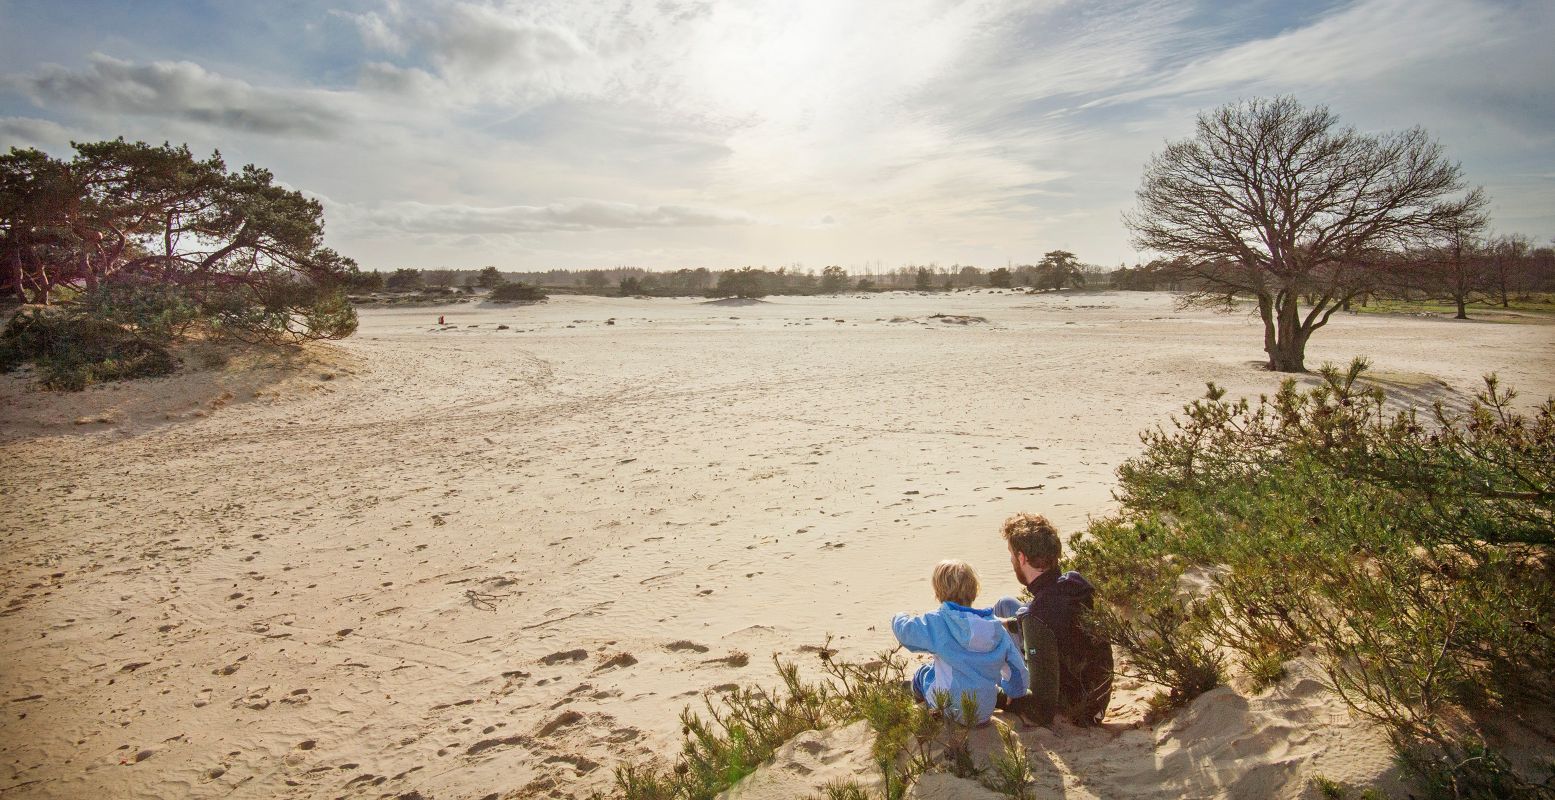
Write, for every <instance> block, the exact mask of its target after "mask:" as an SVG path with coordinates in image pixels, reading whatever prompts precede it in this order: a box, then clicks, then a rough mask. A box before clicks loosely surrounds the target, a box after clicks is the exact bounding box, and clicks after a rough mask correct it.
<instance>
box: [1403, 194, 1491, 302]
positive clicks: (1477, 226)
mask: <svg viewBox="0 0 1555 800" xmlns="http://www.w3.org/2000/svg"><path fill="white" fill-rule="evenodd" d="M1485 222H1486V220H1485V218H1484V217H1483V216H1482V215H1477V214H1476V215H1469V216H1466V217H1465V218H1464V219H1462V220H1460V221H1458V224H1453V225H1450V226H1448V227H1447V228H1445V229H1444V230H1442V231H1440V232H1439V233H1438V234H1437V237H1436V241H1434V242H1432V243H1431V246H1429V247H1427V248H1424V249H1421V250H1419V251H1417V252H1414V253H1411V254H1410V255H1407V256H1406V257H1405V258H1404V264H1405V267H1404V270H1403V273H1404V280H1405V285H1406V286H1412V287H1413V288H1416V289H1419V290H1420V291H1421V292H1422V293H1424V295H1425V296H1426V297H1429V298H1431V299H1434V300H1445V301H1447V302H1450V303H1452V304H1453V306H1454V307H1455V308H1456V310H1457V312H1458V313H1457V315H1456V316H1455V318H1456V319H1468V318H1469V303H1474V302H1478V301H1480V300H1483V299H1485V297H1486V295H1487V294H1488V292H1489V290H1490V288H1491V285H1492V275H1491V266H1492V265H1491V258H1490V252H1489V247H1488V245H1487V244H1486V243H1485V241H1484V239H1483V238H1482V237H1481V236H1480V233H1481V231H1482V230H1483V228H1484V227H1485Z"/></svg>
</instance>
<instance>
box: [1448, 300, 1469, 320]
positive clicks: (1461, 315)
mask: <svg viewBox="0 0 1555 800" xmlns="http://www.w3.org/2000/svg"><path fill="white" fill-rule="evenodd" d="M1452 301H1453V303H1455V304H1456V305H1457V306H1458V315H1457V316H1455V317H1453V319H1468V318H1469V306H1468V303H1466V302H1464V300H1463V297H1462V296H1458V297H1454V298H1453V299H1452Z"/></svg>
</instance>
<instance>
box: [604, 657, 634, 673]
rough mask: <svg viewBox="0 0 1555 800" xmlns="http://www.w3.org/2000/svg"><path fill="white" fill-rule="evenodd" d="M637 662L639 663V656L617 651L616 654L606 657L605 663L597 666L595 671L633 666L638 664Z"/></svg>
mask: <svg viewBox="0 0 1555 800" xmlns="http://www.w3.org/2000/svg"><path fill="white" fill-rule="evenodd" d="M636 663H637V657H636V656H634V655H632V654H631V653H617V654H616V655H613V656H611V657H610V658H608V659H606V660H605V663H603V664H600V665H599V666H597V667H595V668H594V671H595V672H605V671H606V670H612V669H620V668H624V667H630V666H632V665H633V664H636Z"/></svg>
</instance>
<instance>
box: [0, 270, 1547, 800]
mask: <svg viewBox="0 0 1555 800" xmlns="http://www.w3.org/2000/svg"><path fill="white" fill-rule="evenodd" d="M439 313H444V314H447V315H448V317H449V321H450V322H451V323H454V325H453V326H449V327H448V328H447V329H444V330H437V329H436V326H433V325H429V324H428V323H430V322H431V321H432V320H434V319H435V318H436V316H437V315H438V314H439ZM933 313H960V314H975V315H980V316H984V317H987V318H988V320H989V322H988V323H987V324H973V325H968V326H961V325H951V324H944V323H940V322H938V321H934V320H927V321H922V320H923V318H926V317H927V316H928V315H930V314H933ZM839 317H840V318H841V320H840V321H839V320H838V318H839ZM896 317H905V318H911V319H914V320H918V321H907V322H894V323H893V322H890V321H889V320H891V319H892V318H896ZM612 318H613V319H614V320H615V324H606V320H607V319H612ZM827 318H830V319H827ZM499 324H505V325H509V326H510V328H509V329H507V330H497V329H496V326H497V325H499ZM472 325H474V326H478V327H466V326H472ZM1552 331H1555V328H1552V327H1549V326H1545V325H1531V324H1525V325H1491V324H1484V323H1469V324H1463V323H1452V322H1447V321H1442V320H1428V319H1408V318H1371V317H1350V316H1346V317H1343V318H1341V319H1338V320H1337V321H1336V323H1335V325H1334V326H1332V327H1331V329H1329V330H1325V331H1322V332H1320V333H1319V334H1318V336H1317V337H1316V339H1315V340H1314V342H1313V346H1312V350H1311V354H1310V358H1309V363H1312V364H1317V363H1319V362H1321V361H1322V360H1324V359H1330V360H1335V361H1345V360H1348V358H1349V357H1350V356H1351V355H1355V354H1365V355H1368V356H1370V357H1371V358H1372V359H1373V361H1374V363H1375V365H1376V367H1377V369H1378V370H1380V371H1382V372H1383V374H1384V375H1388V376H1394V377H1396V378H1398V379H1399V380H1400V381H1402V382H1404V383H1406V384H1409V385H1411V386H1415V385H1420V384H1421V383H1422V382H1423V380H1424V378H1426V377H1429V378H1431V379H1439V380H1442V381H1445V382H1446V383H1447V384H1449V385H1451V386H1453V387H1456V388H1457V389H1459V390H1462V389H1470V390H1471V389H1472V388H1473V387H1474V385H1475V384H1476V383H1477V380H1478V375H1479V374H1480V373H1482V372H1486V371H1490V370H1492V369H1493V370H1496V371H1498V372H1499V373H1500V374H1501V377H1502V378H1503V380H1504V381H1506V382H1508V383H1510V384H1511V385H1514V386H1516V387H1517V388H1519V389H1520V390H1522V392H1523V397H1524V398H1529V399H1532V398H1538V397H1542V396H1546V395H1548V394H1551V393H1552V392H1555V378H1552V375H1555V370H1551V369H1550V368H1551V366H1555V336H1552V335H1551V334H1552ZM1258 337H1259V333H1258V329H1257V328H1256V327H1255V326H1254V324H1253V323H1252V321H1251V320H1249V319H1247V318H1245V317H1240V316H1237V317H1226V316H1217V315H1214V314H1207V313H1203V312H1179V311H1176V310H1174V309H1173V308H1172V307H1171V304H1170V299H1169V298H1167V297H1165V296H1163V295H1145V294H1132V293H1114V294H1092V295H1078V296H1073V297H1068V298H1061V297H1030V296H1025V295H1010V294H988V293H981V294H960V295H957V296H955V297H932V296H911V295H895V296H875V297H868V298H818V299H799V298H781V299H775V300H774V301H772V302H770V303H766V304H762V305H755V306H746V307H725V306H717V305H709V304H703V303H700V302H697V301H694V300H618V299H603V298H559V299H556V300H553V301H552V302H550V303H548V304H546V305H543V306H539V307H534V308H502V307H494V308H493V307H488V308H485V309H474V308H471V307H468V306H459V307H450V308H447V309H412V310H373V311H367V312H364V313H363V314H362V326H361V330H360V332H359V334H358V335H357V336H356V337H355V338H353V339H351V340H348V341H346V342H343V343H341V344H340V345H339V348H340V350H341V351H342V354H341V356H340V357H341V359H342V363H345V364H348V365H349V366H348V367H347V368H346V369H345V370H344V371H332V372H330V373H329V374H331V375H332V376H335V377H333V378H332V379H331V380H328V381H325V380H322V379H321V378H314V377H313V376H311V375H309V376H306V378H307V379H306V380H305V381H301V382H293V383H292V384H289V385H288V386H287V387H286V388H285V390H284V391H280V392H279V396H278V397H277V396H266V397H264V398H261V399H250V398H248V397H246V396H238V397H237V398H235V400H234V402H233V403H232V404H230V405H225V406H224V407H221V408H219V409H216V410H214V411H212V412H211V413H210V414H209V415H208V416H204V417H189V418H185V419H181V420H179V421H177V422H176V423H163V424H141V423H139V422H136V421H134V420H135V419H136V418H134V417H133V416H130V417H127V418H126V421H124V422H121V423H120V424H116V425H99V426H85V427H83V428H76V429H71V430H68V431H64V430H62V429H60V428H39V427H37V426H36V425H35V424H34V422H33V421H34V418H35V417H36V414H33V415H32V416H29V415H28V414H19V415H16V416H14V417H12V418H11V419H9V420H8V421H7V422H6V423H5V424H4V425H3V426H0V437H3V440H0V441H3V442H4V443H3V445H0V474H3V475H4V476H5V478H4V483H3V494H0V502H3V504H4V515H3V520H4V521H3V523H0V525H3V534H0V535H3V537H4V538H3V542H4V545H5V546H4V551H3V554H0V559H3V570H0V607H3V608H0V646H3V648H4V651H3V654H0V711H3V713H4V714H5V726H4V729H3V734H0V796H3V797H11V796H40V797H81V796H90V795H94V794H97V795H102V794H104V793H106V794H108V795H111V796H117V797H130V796H135V797H163V796H176V795H188V796H198V797H227V796H231V797H256V798H257V797H271V796H298V797H314V796H331V797H333V796H342V795H344V796H362V797H378V796H382V795H387V796H396V795H400V794H405V793H409V792H412V791H419V792H421V793H422V794H423V795H425V796H427V797H439V798H442V797H472V798H477V797H484V796H487V795H490V794H491V793H499V794H504V793H507V792H510V791H513V790H517V789H521V788H525V787H528V789H529V790H531V791H545V790H547V789H553V788H554V789H556V790H558V791H561V792H566V793H571V792H574V791H577V790H579V787H583V786H590V785H596V784H598V783H600V782H601V781H604V780H606V779H607V775H606V772H607V770H595V769H594V766H595V765H596V764H599V763H609V762H610V761H611V760H612V759H614V758H616V757H618V756H620V755H626V754H648V753H664V752H666V750H667V746H672V744H673V742H674V740H675V738H676V736H677V735H678V732H679V725H678V723H677V722H676V720H675V712H676V711H678V709H679V708H680V707H681V706H682V705H684V704H685V703H687V702H691V701H695V700H696V699H697V697H698V696H699V695H700V694H701V693H702V692H704V691H707V690H709V689H711V688H713V687H717V686H720V685H724V684H728V683H732V682H736V681H749V680H754V679H765V678H766V677H767V676H768V675H770V672H771V671H770V669H769V668H768V665H767V661H766V659H767V655H768V654H769V653H771V652H773V651H783V652H786V653H790V654H793V653H795V652H796V650H797V648H798V646H800V645H802V644H806V643H813V642H816V641H819V640H820V638H821V636H822V635H823V634H824V633H825V632H828V631H829V632H834V633H836V634H838V635H839V637H840V642H841V645H842V646H843V648H844V649H845V650H847V651H849V652H852V653H859V654H861V653H865V652H871V651H875V650H878V649H881V648H883V647H884V646H886V645H887V644H888V643H889V642H888V641H887V640H888V638H889V633H888V632H887V631H886V630H885V627H884V625H883V624H882V623H883V622H884V621H885V620H886V619H887V618H888V616H889V614H890V613H891V612H893V611H897V610H901V609H904V608H909V607H911V608H916V607H919V606H925V607H926V606H927V605H929V604H930V603H928V602H926V601H927V600H929V599H930V598H929V594H930V593H929V590H928V587H927V579H926V576H927V572H928V568H929V566H930V565H931V564H932V562H933V561H935V560H937V559H939V558H943V557H947V556H951V555H958V556H961V557H965V558H968V559H969V560H971V561H972V562H973V563H974V564H975V565H976V566H977V567H978V568H979V570H980V571H981V572H982V574H983V576H984V580H985V586H987V587H989V588H988V589H987V590H986V596H985V599H991V597H993V596H996V594H997V593H998V592H1000V591H1007V590H1009V589H1012V588H1015V587H1014V586H1013V580H1011V579H1009V578H1008V576H1007V572H1008V566H1007V561H1006V559H1005V557H1004V555H1003V552H1002V548H1001V545H1000V543H999V541H998V539H997V536H996V533H995V531H996V527H997V524H998V522H999V520H1001V519H1002V518H1003V517H1004V516H1006V515H1008V514H1009V513H1011V512H1013V511H1016V510H1040V511H1044V512H1046V513H1048V514H1049V515H1050V516H1052V517H1053V518H1054V519H1055V521H1056V522H1058V523H1059V524H1060V526H1061V527H1063V528H1064V529H1065V530H1074V529H1076V528H1078V527H1082V526H1083V525H1084V522H1085V518H1086V516H1087V515H1088V514H1096V513H1102V512H1105V511H1106V510H1107V509H1108V508H1109V504H1110V499H1109V493H1110V489H1111V484H1112V477H1111V476H1112V471H1113V469H1115V467H1116V466H1117V464H1118V463H1119V462H1120V461H1121V460H1123V459H1124V458H1126V457H1127V456H1128V455H1130V454H1132V453H1134V452H1135V451H1136V450H1137V446H1138V441H1137V432H1138V431H1139V430H1140V429H1142V428H1144V427H1147V426H1149V425H1151V424H1154V423H1156V422H1157V421H1161V420H1164V418H1165V415H1166V414H1168V413H1170V412H1172V411H1174V410H1176V409H1177V408H1178V407H1180V406H1181V405H1182V403H1183V402H1185V401H1186V400H1188V399H1191V398H1192V397H1195V396H1197V395H1198V394H1199V393H1200V392H1201V391H1202V386H1203V383H1204V381H1206V380H1213V381H1215V382H1217V383H1219V384H1221V385H1223V386H1226V387H1229V388H1230V390H1231V391H1232V393H1233V394H1234V395H1235V394H1254V395H1256V394H1257V393H1259V392H1268V391H1271V390H1272V389H1273V388H1275V386H1276V385H1277V378H1276V377H1274V376H1271V375H1269V374H1268V373H1264V372H1261V371H1259V370H1257V369H1255V368H1253V366H1252V362H1253V361H1254V360H1255V359H1256V357H1257V355H1258V351H1257V342H1258ZM309 384H316V385H309ZM168 386H169V388H168V391H174V392H176V391H185V389H184V388H180V385H178V384H176V383H173V382H169V384H168ZM3 392H4V393H5V394H4V395H3V396H4V399H5V402H6V403H7V405H8V407H13V406H14V407H15V408H18V409H24V410H29V413H32V412H35V411H37V409H38V408H39V407H40V406H39V405H38V404H39V403H40V402H41V401H40V400H39V399H38V398H37V397H36V396H32V395H27V394H24V393H19V392H20V390H19V389H18V387H17V384H16V383H15V382H14V380H13V381H12V382H10V383H7V384H5V385H4V387H3ZM1419 394H1420V396H1421V397H1431V396H1443V397H1446V398H1447V399H1449V400H1452V399H1454V398H1455V397H1457V398H1461V394H1456V395H1455V394H1454V392H1453V391H1451V390H1448V389H1445V388H1442V387H1440V386H1434V385H1426V387H1425V388H1424V389H1422V390H1419ZM103 396H107V395H106V394H103ZM175 400H178V398H173V399H169V398H152V399H149V400H148V399H146V398H141V399H140V400H138V401H137V402H153V401H156V402H164V403H172V402H174V401H175ZM72 402H76V401H72ZM82 402H84V401H82ZM1017 487H1019V488H1017ZM737 652H743V653H747V654H749V656H750V664H749V665H748V666H744V667H740V666H735V665H733V664H731V663H729V662H727V661H719V660H718V659H723V658H725V657H727V656H729V655H730V654H731V653H737ZM735 662H736V663H738V662H739V659H737V658H736V659H735Z"/></svg>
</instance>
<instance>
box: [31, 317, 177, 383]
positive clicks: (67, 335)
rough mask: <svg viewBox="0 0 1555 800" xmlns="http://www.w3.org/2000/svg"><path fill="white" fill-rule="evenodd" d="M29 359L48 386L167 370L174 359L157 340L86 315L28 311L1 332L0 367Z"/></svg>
mask: <svg viewBox="0 0 1555 800" xmlns="http://www.w3.org/2000/svg"><path fill="white" fill-rule="evenodd" d="M26 363H32V364H33V365H34V367H35V368H36V370H37V377H38V382H39V383H40V384H42V385H43V387H44V388H48V389H62V390H66V391H80V390H81V389H84V388H86V387H87V386H88V385H89V384H93V383H103V382H107V381H116V380H126V379H129V378H144V377H153V376H157V375H166V374H168V373H171V372H173V371H174V370H176V369H177V368H178V361H177V360H176V359H175V358H173V356H172V355H171V354H170V353H169V352H168V351H167V348H166V347H164V346H163V345H162V344H161V343H159V342H157V341H154V340H151V339H147V338H144V337H142V336H140V335H137V334H136V333H135V332H133V331H131V330H128V329H126V328H125V327H123V326H121V325H117V324H115V323H113V322H109V321H106V320H101V319H94V318H92V317H89V316H82V315H73V314H58V313H48V312H44V311H41V310H39V311H32V312H24V313H20V314H17V315H16V316H14V317H12V318H11V321H10V322H9V323H8V324H7V325H6V326H5V329H4V330H3V331H0V372H11V371H13V370H15V369H17V368H19V367H21V366H22V365H23V364H26Z"/></svg>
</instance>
